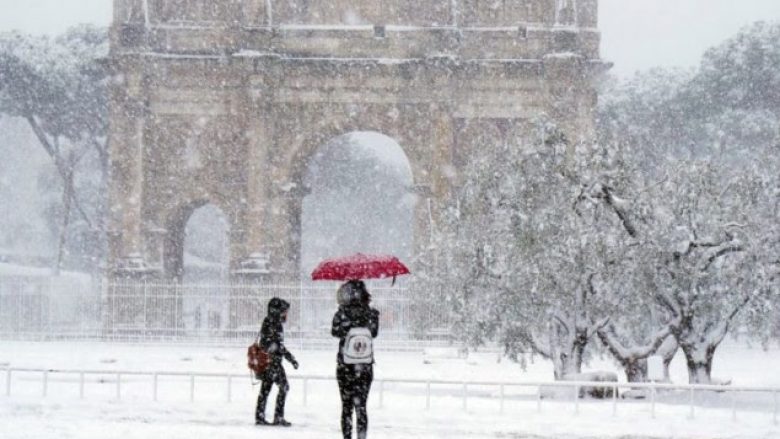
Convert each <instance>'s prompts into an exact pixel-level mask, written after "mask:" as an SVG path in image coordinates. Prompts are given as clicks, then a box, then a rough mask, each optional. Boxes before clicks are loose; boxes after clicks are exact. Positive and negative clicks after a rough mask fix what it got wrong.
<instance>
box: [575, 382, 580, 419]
mask: <svg viewBox="0 0 780 439" xmlns="http://www.w3.org/2000/svg"><path fill="white" fill-rule="evenodd" d="M579 413H580V385H579V384H577V385H575V386H574V414H575V415H578V414H579Z"/></svg>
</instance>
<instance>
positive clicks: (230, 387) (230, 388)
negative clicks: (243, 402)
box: [227, 374, 233, 402]
mask: <svg viewBox="0 0 780 439" xmlns="http://www.w3.org/2000/svg"><path fill="white" fill-rule="evenodd" d="M232 400H233V376H232V375H230V374H228V376H227V402H231V401H232Z"/></svg>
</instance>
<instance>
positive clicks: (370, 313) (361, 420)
mask: <svg viewBox="0 0 780 439" xmlns="http://www.w3.org/2000/svg"><path fill="white" fill-rule="evenodd" d="M338 298H339V308H338V310H337V311H336V314H335V315H334V316H333V325H332V327H331V334H332V335H333V336H334V337H338V338H339V352H338V355H337V356H336V362H337V366H336V379H337V381H338V384H339V394H340V396H341V432H342V434H343V435H344V439H351V438H352V413H353V412H355V415H356V417H357V437H358V439H365V438H366V435H367V434H368V412H367V410H366V405H367V402H368V393H369V391H370V390H371V383H372V381H373V380H374V353H373V341H372V340H373V339H374V338H376V336H377V335H378V333H379V311H377V310H376V309H374V308H371V307H370V303H371V295H370V294H369V293H368V290H367V289H366V285H365V284H364V283H363V282H362V281H359V280H353V281H349V282H347V283H345V284H344V285H342V286H341V287H340V288H339V292H338Z"/></svg>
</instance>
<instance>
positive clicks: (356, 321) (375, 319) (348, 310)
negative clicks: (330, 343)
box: [330, 297, 379, 365]
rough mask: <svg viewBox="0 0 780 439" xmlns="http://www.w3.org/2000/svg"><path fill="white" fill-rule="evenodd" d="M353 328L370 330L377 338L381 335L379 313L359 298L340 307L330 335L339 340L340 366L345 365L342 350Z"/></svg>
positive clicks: (338, 358)
mask: <svg viewBox="0 0 780 439" xmlns="http://www.w3.org/2000/svg"><path fill="white" fill-rule="evenodd" d="M352 328H368V330H369V331H371V336H372V337H376V336H377V335H378V334H379V311H377V310H376V309H374V308H371V307H369V306H368V305H365V304H364V303H362V302H361V300H360V299H359V298H357V297H354V298H351V299H350V300H349V301H348V302H347V303H345V304H343V305H341V306H339V309H338V311H336V314H335V315H334V316H333V325H332V326H331V330H330V333H331V335H333V336H334V337H338V338H339V339H340V340H339V353H338V357H337V360H338V364H340V365H343V364H344V357H343V356H342V354H341V350H342V348H343V347H344V341H345V339H346V337H347V334H348V333H349V330H350V329H352Z"/></svg>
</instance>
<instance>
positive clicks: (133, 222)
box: [108, 56, 146, 276]
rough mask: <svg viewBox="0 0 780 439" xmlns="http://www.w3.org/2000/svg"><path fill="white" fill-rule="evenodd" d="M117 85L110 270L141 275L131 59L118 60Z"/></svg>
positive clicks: (140, 140)
mask: <svg viewBox="0 0 780 439" xmlns="http://www.w3.org/2000/svg"><path fill="white" fill-rule="evenodd" d="M119 64H120V66H121V67H120V68H119V73H120V74H119V75H117V76H116V81H117V83H116V84H115V86H114V88H113V90H112V91H111V98H110V115H109V118H110V123H111V130H110V131H109V138H108V143H109V150H110V154H111V165H110V166H111V177H110V183H109V186H110V188H109V197H110V222H111V227H110V230H111V232H112V233H111V234H110V237H111V239H112V241H113V242H112V243H111V247H112V250H111V252H110V253H111V255H112V257H113V258H114V259H113V260H112V261H110V262H111V263H112V267H113V269H114V274H115V275H119V276H126V275H135V274H143V273H144V271H145V270H146V263H145V255H144V242H143V235H142V232H143V231H142V207H143V201H144V200H143V197H144V193H143V180H144V118H145V113H146V105H145V99H144V97H143V95H144V90H143V75H142V73H141V72H140V71H139V70H138V69H137V68H134V67H131V66H137V65H139V60H137V59H136V58H135V57H132V56H127V57H124V58H123V59H121V60H119Z"/></svg>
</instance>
